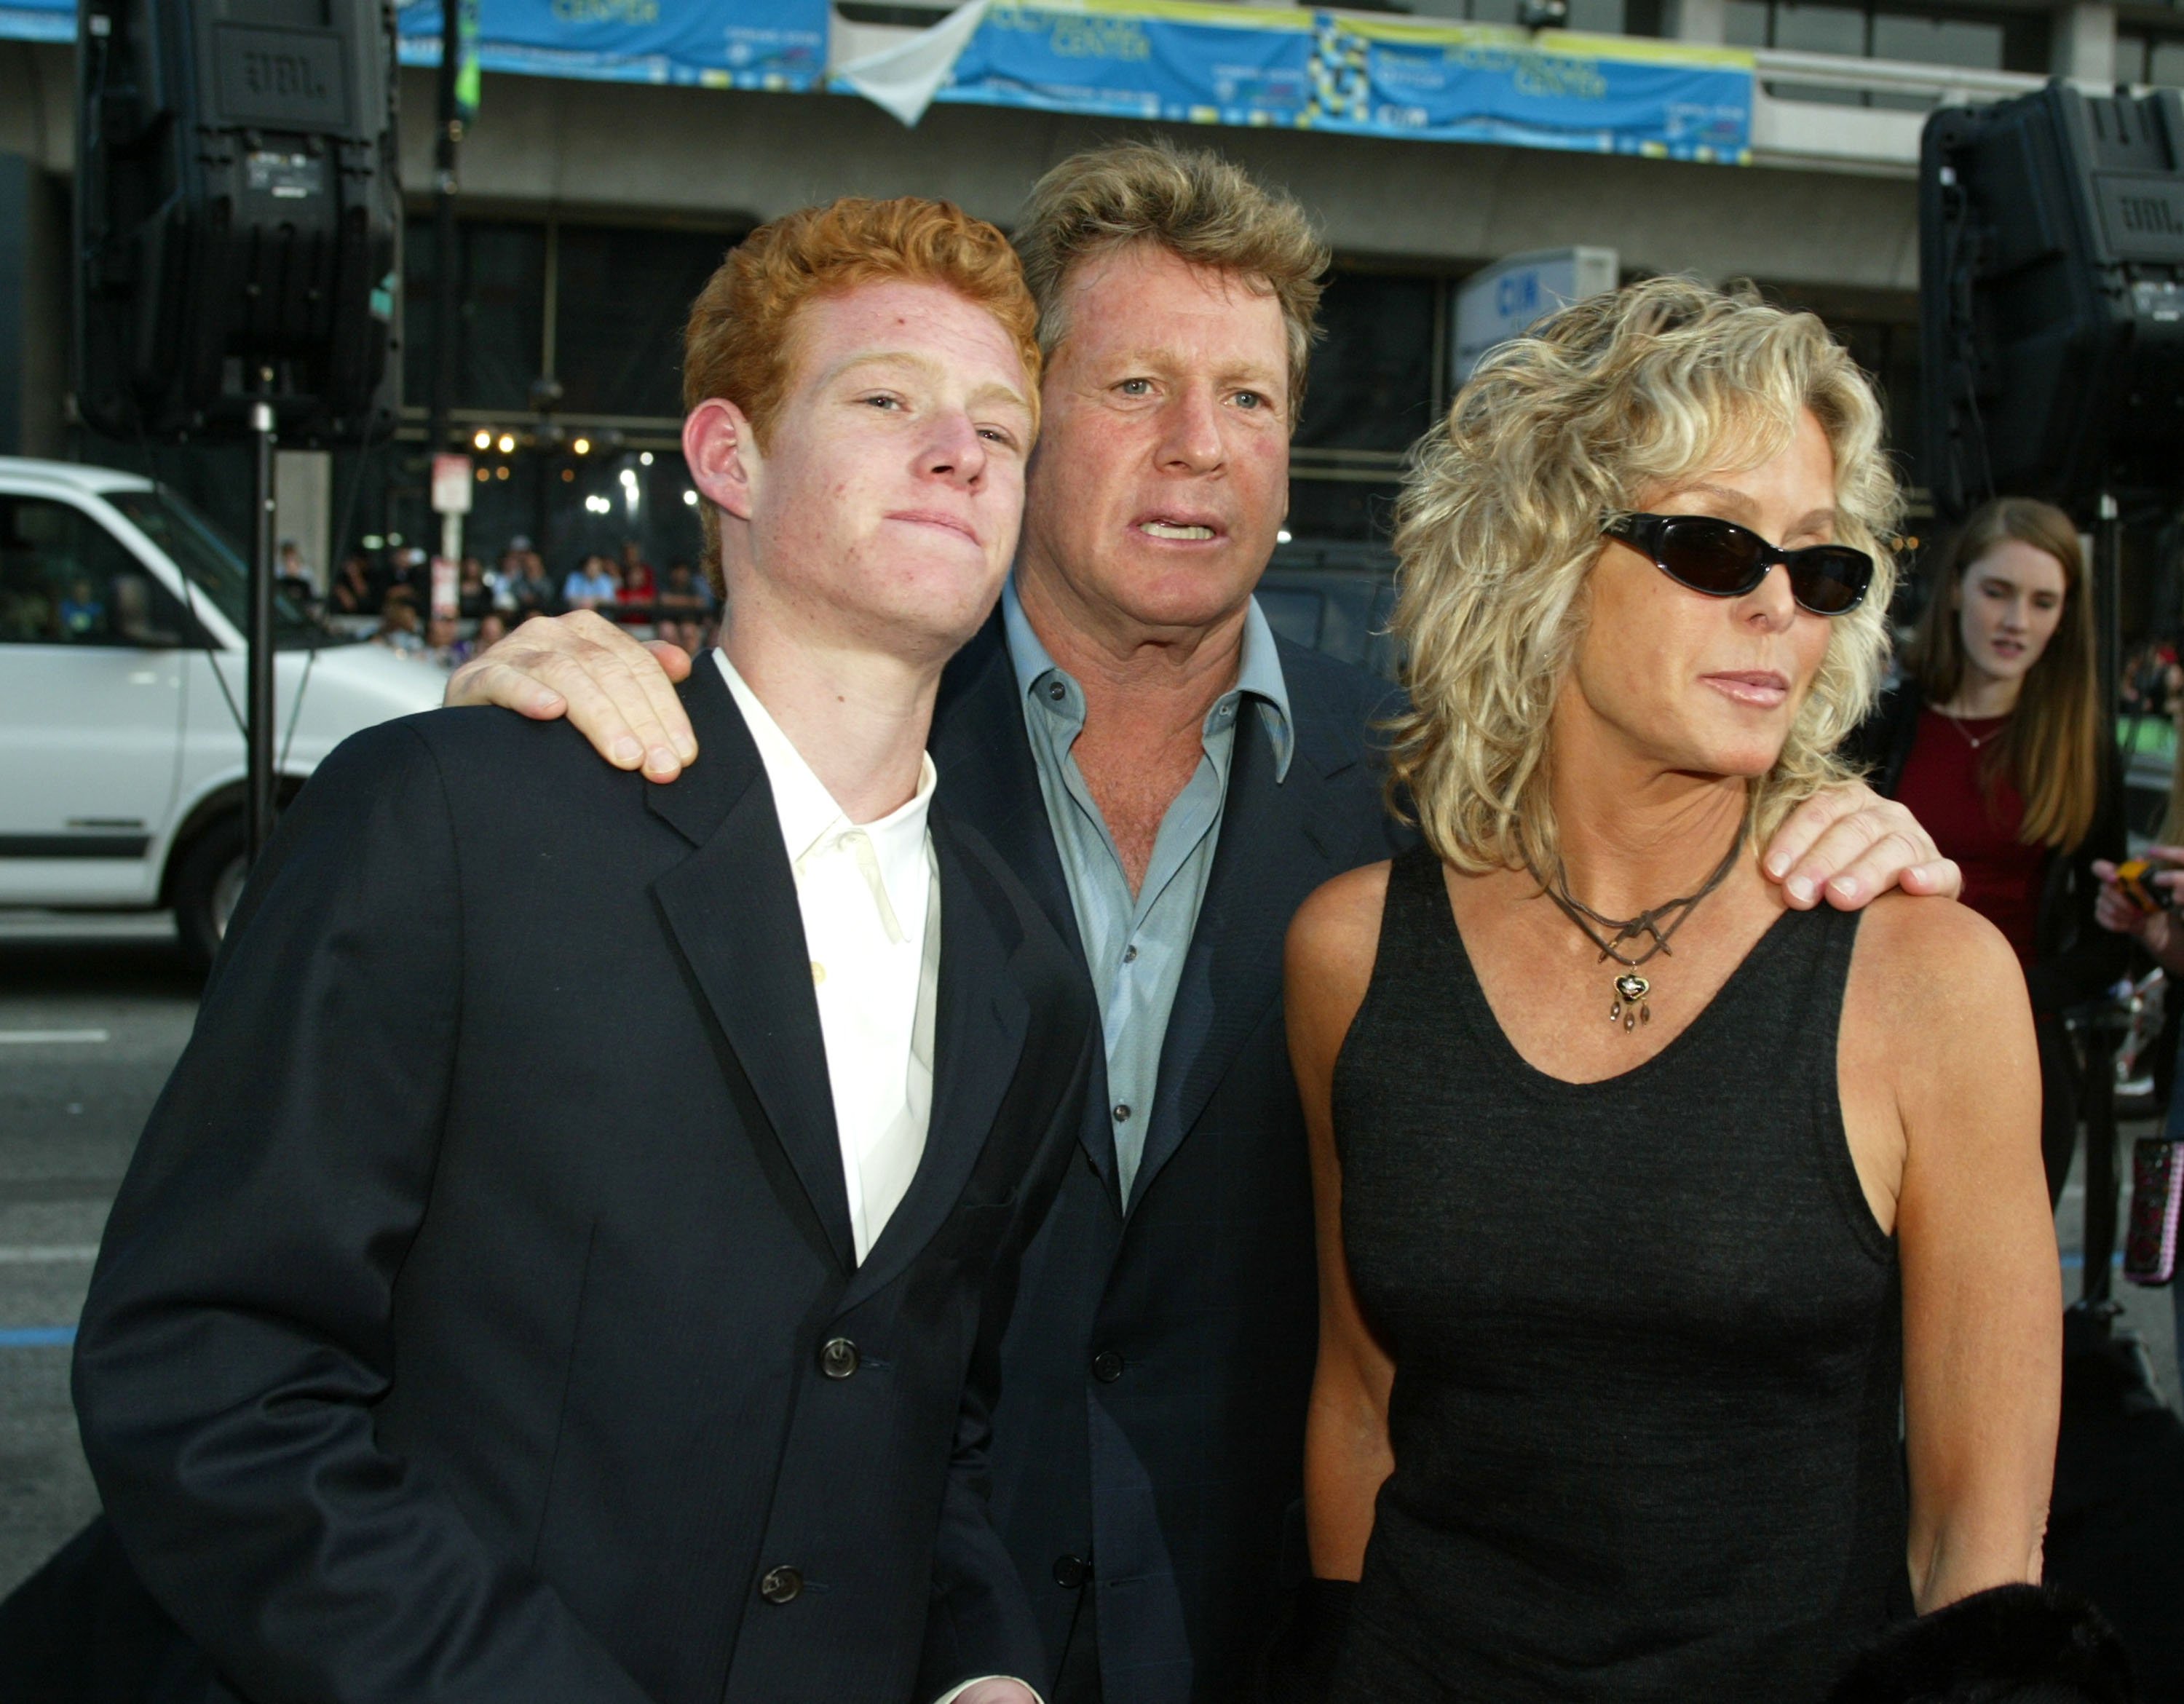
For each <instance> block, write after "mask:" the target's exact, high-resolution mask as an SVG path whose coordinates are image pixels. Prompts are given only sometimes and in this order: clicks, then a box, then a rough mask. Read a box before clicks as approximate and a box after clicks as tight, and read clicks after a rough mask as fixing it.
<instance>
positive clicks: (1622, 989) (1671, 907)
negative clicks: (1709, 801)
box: [1524, 827, 1745, 1035]
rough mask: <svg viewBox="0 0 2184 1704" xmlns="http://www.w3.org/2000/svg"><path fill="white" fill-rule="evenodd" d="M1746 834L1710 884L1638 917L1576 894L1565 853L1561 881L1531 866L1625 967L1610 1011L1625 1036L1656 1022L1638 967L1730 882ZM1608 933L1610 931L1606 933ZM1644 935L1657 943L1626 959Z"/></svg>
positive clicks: (1606, 955)
mask: <svg viewBox="0 0 2184 1704" xmlns="http://www.w3.org/2000/svg"><path fill="white" fill-rule="evenodd" d="M1744 835H1745V829H1744V827H1739V828H1738V829H1737V831H1736V839H1735V840H1733V841H1731V842H1730V848H1729V850H1728V852H1727V853H1726V854H1725V855H1724V856H1723V858H1722V860H1721V862H1720V863H1719V864H1718V865H1716V866H1714V872H1713V875H1711V876H1709V877H1707V878H1706V882H1705V883H1704V885H1703V886H1702V887H1701V888H1699V889H1698V890H1697V892H1696V893H1691V894H1685V895H1684V896H1683V897H1682V898H1681V899H1671V900H1669V902H1668V903H1667V904H1666V905H1656V906H1654V907H1653V908H1652V910H1646V911H1641V912H1640V913H1639V914H1638V915H1637V916H1635V917H1605V916H1602V915H1601V914H1600V913H1599V912H1597V911H1596V910H1593V909H1592V907H1591V906H1590V905H1586V904H1585V901H1584V900H1582V899H1579V898H1578V897H1577V895H1576V894H1573V893H1571V892H1570V889H1569V871H1568V868H1567V867H1566V866H1564V865H1563V860H1562V858H1561V856H1560V855H1557V856H1556V859H1555V879H1554V880H1553V881H1552V882H1546V881H1541V877H1540V872H1539V871H1536V870H1535V869H1533V868H1532V866H1530V865H1529V863H1528V864H1526V865H1525V866H1524V869H1525V871H1526V873H1527V874H1529V876H1530V877H1531V878H1532V879H1533V880H1534V881H1535V882H1538V883H1540V891H1541V893H1543V894H1546V896H1547V897H1548V898H1549V899H1552V900H1553V901H1554V902H1555V904H1556V905H1557V906H1559V907H1560V908H1561V910H1562V914H1563V916H1566V917H1568V919H1569V920H1570V922H1573V923H1575V924H1576V925H1577V926H1578V928H1579V930H1580V933H1583V935H1584V936H1585V939H1587V940H1589V941H1591V943H1592V944H1593V945H1595V946H1596V947H1598V948H1599V949H1600V956H1601V960H1602V962H1603V963H1604V962H1605V961H1607V960H1609V959H1613V960H1614V961H1615V962H1616V963H1617V964H1619V965H1620V966H1623V973H1622V974H1621V975H1620V976H1619V977H1616V978H1615V995H1614V998H1613V1000H1612V1001H1611V1002H1610V1003H1609V1005H1608V1008H1607V1021H1608V1022H1610V1023H1619V1024H1621V1025H1622V1026H1623V1030H1624V1034H1626V1035H1627V1034H1629V1033H1630V1032H1631V1031H1633V1030H1635V1029H1636V1028H1637V1027H1638V1026H1639V1025H1640V1024H1641V1023H1651V1022H1652V1021H1653V1008H1652V1004H1651V1003H1650V1001H1649V1000H1647V998H1646V997H1647V996H1648V995H1649V994H1652V991H1653V984H1652V982H1650V981H1649V980H1648V979H1647V978H1646V977H1641V976H1640V975H1639V974H1638V967H1639V966H1641V965H1642V964H1644V963H1646V961H1648V960H1649V959H1651V958H1652V957H1653V955H1655V954H1657V953H1666V952H1668V951H1669V936H1671V935H1673V934H1674V933H1676V931H1677V930H1678V929H1680V928H1681V927H1683V926H1684V922H1685V919H1686V918H1687V917H1689V916H1691V913H1692V912H1693V911H1695V910H1697V909H1698V903H1699V901H1700V900H1702V899H1705V898H1706V896H1707V895H1708V894H1711V893H1712V892H1713V890H1714V889H1715V888H1719V886H1721V884H1722V883H1723V882H1724V880H1726V879H1727V877H1728V876H1729V872H1730V871H1731V870H1733V869H1735V868H1736V860H1737V857H1738V855H1740V854H1741V852H1742V851H1743V850H1744ZM1602 930H1605V931H1607V933H1605V934H1602ZM1641 936H1650V937H1652V945H1651V946H1649V947H1647V948H1646V949H1645V950H1644V951H1643V952H1641V953H1639V954H1637V955H1635V957H1632V956H1629V955H1625V954H1624V952H1623V951H1622V948H1623V946H1624V943H1625V942H1635V941H1637V940H1638V939H1639V938H1640V937H1641Z"/></svg>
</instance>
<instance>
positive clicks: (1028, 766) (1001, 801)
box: [932, 610, 1122, 1213]
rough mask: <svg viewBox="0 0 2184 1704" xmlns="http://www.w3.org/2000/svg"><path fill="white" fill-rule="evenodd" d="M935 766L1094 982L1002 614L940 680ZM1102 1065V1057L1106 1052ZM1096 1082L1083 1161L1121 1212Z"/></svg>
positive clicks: (952, 800) (956, 802)
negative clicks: (1027, 727) (1041, 782)
mask: <svg viewBox="0 0 2184 1704" xmlns="http://www.w3.org/2000/svg"><path fill="white" fill-rule="evenodd" d="M932 749H933V764H934V766H936V767H937V768H938V769H939V771H940V787H939V794H938V798H937V799H936V805H945V806H947V807H948V809H950V810H952V811H953V812H954V813H955V814H956V816H958V817H960V818H961V820H962V821H965V822H967V823H968V824H969V825H970V826H971V827H973V828H975V829H977V830H978V833H981V834H983V836H984V837H985V838H986V843H987V844H989V846H991V847H992V848H993V849H994V850H995V852H996V853H998V854H999V855H1000V859H1001V861H1002V862H1003V863H1004V864H1006V866H1008V867H1009V869H1010V870H1011V871H1012V872H1013V873H1014V874H1015V876H1016V878H1017V880H1018V881H1019V882H1021V883H1023V884H1024V886H1025V888H1027V889H1028V890H1029V892H1030V894H1031V895H1032V897H1033V898H1034V899H1036V900H1038V901H1039V907H1040V909H1041V910H1044V911H1045V913H1046V915H1047V920H1048V921H1049V922H1051V923H1052V924H1053V925H1054V928H1055V933H1057V934H1058V935H1060V936H1061V938H1062V939H1063V940H1064V941H1065V942H1067V944H1068V947H1069V950H1070V952H1071V953H1072V954H1073V955H1075V957H1076V960H1077V963H1078V968H1079V969H1081V970H1084V972H1085V975H1086V976H1087V977H1089V976H1090V974H1091V972H1090V970H1089V968H1088V967H1087V966H1085V961H1084V940H1083V938H1082V937H1081V936H1079V935H1078V932H1077V906H1076V903H1075V901H1073V899H1071V898H1070V897H1069V878H1068V877H1067V876H1066V875H1064V874H1063V873H1062V868H1061V853H1060V852H1059V851H1057V850H1056V848H1055V844H1054V826H1053V824H1051V823H1050V822H1049V821H1047V818H1046V798H1045V794H1043V793H1042V792H1041V791H1040V789H1039V768H1038V766H1037V764H1036V762H1035V761H1034V759H1033V757H1032V753H1031V736H1030V735H1029V734H1028V733H1027V732H1025V731H1024V720H1023V705H1022V703H1021V702H1019V700H1018V696H1017V672H1016V667H1015V665H1014V664H1012V663H1011V661H1010V660H1009V647H1008V640H1007V638H1006V635H1005V633H1004V631H1003V628H1002V625H1001V616H1000V611H999V610H995V612H994V615H993V616H992V618H991V619H990V620H989V621H987V623H986V625H985V626H983V627H982V628H981V629H980V630H979V631H978V636H977V637H976V638H973V639H972V641H971V643H969V644H967V645H966V646H964V648H963V649H961V651H959V652H957V653H956V656H955V659H954V660H952V661H951V662H950V664H949V665H948V669H947V672H946V673H945V674H944V675H943V676H942V677H941V681H940V698H939V703H938V704H937V705H936V706H935V707H934V710H933V741H932ZM1103 1061H1104V1055H1103ZM1094 1069H1095V1073H1096V1079H1095V1082H1094V1083H1093V1084H1092V1086H1091V1089H1090V1091H1089V1095H1088V1097H1087V1104H1086V1107H1085V1119H1084V1129H1083V1131H1082V1132H1081V1133H1080V1139H1081V1141H1082V1143H1083V1145H1084V1152H1085V1154H1086V1155H1087V1156H1088V1157H1089V1159H1090V1160H1091V1161H1092V1164H1093V1167H1095V1169H1096V1170H1097V1171H1098V1172H1099V1173H1100V1180H1101V1182H1102V1183H1103V1184H1104V1185H1105V1187H1106V1192H1107V1196H1108V1199H1109V1200H1110V1201H1112V1202H1113V1203H1114V1205H1115V1209H1116V1211H1117V1212H1118V1213H1119V1212H1120V1211H1122V1204H1121V1201H1120V1200H1119V1191H1118V1189H1117V1183H1116V1173H1115V1139H1114V1135H1113V1133H1112V1130H1111V1128H1109V1126H1108V1123H1107V1120H1106V1113H1105V1111H1104V1109H1105V1107H1106V1098H1107V1097H1106V1066H1105V1064H1104V1062H1100V1063H1096V1064H1095V1066H1094Z"/></svg>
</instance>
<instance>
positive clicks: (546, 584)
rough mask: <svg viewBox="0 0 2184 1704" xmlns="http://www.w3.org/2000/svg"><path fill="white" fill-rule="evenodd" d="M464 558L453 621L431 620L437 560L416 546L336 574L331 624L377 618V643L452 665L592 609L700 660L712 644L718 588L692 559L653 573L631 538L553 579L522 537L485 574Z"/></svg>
mask: <svg viewBox="0 0 2184 1704" xmlns="http://www.w3.org/2000/svg"><path fill="white" fill-rule="evenodd" d="M325 610H326V614H327V615H330V616H334V617H339V618H345V619H348V620H352V621H354V620H359V619H367V618H376V626H372V627H371V628H370V638H371V639H372V640H373V642H374V643H378V644H382V645H385V646H387V648H388V649H392V650H396V651H400V652H403V653H404V654H410V655H417V656H430V657H432V659H434V660H437V661H440V662H443V663H445V664H447V665H449V666H450V667H453V666H457V665H460V664H462V663H464V662H466V661H468V660H470V659H471V657H472V656H474V655H476V654H477V653H478V652H480V651H482V650H484V649H487V648H488V647H490V646H491V645H492V644H493V643H494V642H495V641H497V640H499V639H500V638H503V637H504V635H505V634H506V633H507V632H509V630H510V628H512V627H514V626H516V625H517V624H518V623H519V622H521V621H526V620H528V619H529V618H530V617H531V616H532V615H560V614H562V613H564V612H565V611H567V610H599V612H601V613H602V614H604V615H607V616H609V617H610V619H612V620H615V621H621V622H623V623H625V624H627V625H643V626H649V627H650V628H651V629H652V630H653V632H654V633H655V635H656V636H657V637H658V638H663V639H668V640H671V641H672V642H673V643H677V644H678V645H681V646H682V648H683V649H686V650H688V651H691V652H693V653H696V652H698V651H699V650H701V649H705V647H708V646H710V644H711V643H713V637H714V633H715V632H716V628H717V626H718V624H719V610H718V606H717V603H716V599H715V598H714V596H713V588H712V587H711V586H710V584H708V583H707V582H706V580H705V576H704V575H702V574H700V573H699V572H698V571H697V570H696V569H695V568H694V567H693V566H692V565H690V564H689V563H688V561H681V560H678V561H676V562H673V563H671V564H670V565H668V566H667V567H666V569H665V570H655V568H654V566H653V565H652V564H651V563H649V562H648V561H647V560H645V558H644V553H643V549H642V547H641V546H639V544H638V542H637V541H636V540H635V539H633V538H632V539H630V540H628V541H627V543H624V544H623V546H622V548H621V554H620V556H619V557H618V558H617V557H615V556H610V555H608V554H605V553H604V552H598V551H595V552H590V553H588V554H585V555H583V556H582V557H580V558H578V559H577V560H576V561H575V562H574V563H573V564H571V566H570V567H569V569H568V570H567V571H566V572H565V573H560V574H556V573H554V571H551V570H549V568H548V567H547V565H546V560H545V558H544V556H543V554H540V552H539V551H538V549H537V547H536V546H535V545H534V544H533V543H532V541H531V540H530V539H529V538H528V537H525V536H524V535H522V534H521V533H518V534H517V535H516V536H515V537H513V538H511V539H510V540H509V541H508V543H507V546H506V548H505V549H503V550H502V551H501V552H500V553H499V556H498V557H497V558H494V559H493V565H491V566H487V558H485V557H482V556H476V555H470V556H465V557H464V558H463V560H462V565H461V568H460V571H459V575H458V578H457V581H456V587H455V613H454V615H452V616H448V615H438V616H435V615H433V613H432V560H431V558H430V557H429V556H428V555H427V554H426V552H425V551H424V550H423V549H420V548H418V547H417V546H415V545H404V546H400V547H398V548H396V549H390V550H387V551H385V552H383V553H378V554H372V553H367V552H365V551H360V550H359V551H354V552H352V553H350V554H349V555H348V557H347V558H345V559H344V560H343V562H342V565H341V566H340V568H339V569H337V571H336V572H335V574H334V576H333V582H332V584H331V587H329V588H328V590H327V592H326V599H325Z"/></svg>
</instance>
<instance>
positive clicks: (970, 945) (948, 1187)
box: [842, 805, 1031, 1307]
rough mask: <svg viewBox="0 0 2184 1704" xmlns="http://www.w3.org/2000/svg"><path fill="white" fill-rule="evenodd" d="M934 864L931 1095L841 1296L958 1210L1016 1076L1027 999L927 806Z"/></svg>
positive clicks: (969, 878)
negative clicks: (887, 1213)
mask: <svg viewBox="0 0 2184 1704" xmlns="http://www.w3.org/2000/svg"><path fill="white" fill-rule="evenodd" d="M932 823H933V854H934V857H935V860H936V861H937V862H938V863H939V866H940V979H939V988H938V989H937V991H936V993H935V996H934V1000H935V1005H934V1011H933V1104H932V1111H931V1114H930V1116H929V1117H928V1120H927V1123H926V1133H925V1152H924V1155H923V1156H922V1158H920V1160H919V1161H918V1163H917V1174H916V1175H915V1176H914V1177H913V1178H911V1183H910V1190H909V1193H908V1194H905V1195H904V1197H903V1198H902V1201H901V1204H900V1206H897V1207H896V1208H895V1210H894V1214H893V1215H892V1216H891V1217H889V1220H888V1222H887V1228H886V1229H885V1230H883V1231H882V1232H881V1233H880V1237H879V1240H878V1241H877V1243H875V1244H873V1245H872V1249H871V1250H870V1251H869V1252H868V1253H867V1254H866V1257H865V1263H864V1265H863V1266H862V1267H860V1268H859V1269H858V1271H857V1275H856V1277H855V1278H853V1279H852V1280H851V1281H850V1288H849V1289H848V1291H847V1292H846V1293H845V1294H844V1296H843V1299H842V1305H843V1306H844V1307H854V1306H855V1305H856V1304H857V1303H858V1302H860V1301H861V1300H863V1299H864V1298H865V1297H866V1296H868V1295H872V1293H873V1292H874V1291H875V1290H877V1289H880V1288H881V1287H882V1286H883V1285H884V1284H888V1283H889V1282H890V1281H892V1280H893V1279H894V1278H895V1277H896V1276H897V1275H898V1274H899V1273H900V1272H901V1271H902V1269H903V1268H904V1267H906V1266H907V1265H909V1264H910V1262H911V1261H912V1260H913V1259H915V1258H916V1257H917V1254H918V1253H919V1251H920V1250H922V1249H923V1248H924V1247H925V1245H927V1244H928V1243H929V1242H930V1241H932V1240H933V1233H935V1232H936V1231H938V1230H939V1228H940V1226H941V1222H942V1221H944V1219H946V1218H947V1217H948V1215H949V1214H950V1213H951V1212H953V1211H955V1209H956V1202H957V1200H959V1199H960V1198H961V1195H962V1194H963V1186H964V1184H965V1183H967V1182H968V1181H969V1180H970V1177H971V1172H972V1168H973V1167H975V1166H976V1165H977V1164H978V1155H980V1154H981V1153H983V1151H984V1150H985V1146H986V1139H987V1137H988V1136H989V1134H990V1133H991V1132H992V1130H993V1126H994V1116H995V1113H996V1112H998V1111H1000V1105H1001V1100H1002V1097H1003V1096H1004V1095H1006V1094H1007V1093H1008V1089H1009V1084H1010V1083H1011V1082H1012V1081H1014V1080H1015V1078H1016V1072H1017V1060H1018V1058H1019V1057H1020V1056H1021V1055H1022V1051H1023V1040H1024V1035H1025V1033H1026V1031H1027V1029H1028V1027H1029V1024H1030V1018H1031V1006H1030V1003H1029V1002H1028V1000H1026V999H1025V997H1024V993H1023V990H1022V988H1021V987H1019V986H1018V984H1017V981H1016V978H1015V977H1014V976H1013V975H1012V974H1011V972H1010V968H1009V956H1010V955H1009V949H1008V947H1007V944H1006V943H1005V942H1004V941H1003V940H1002V938H1001V936H1000V933H999V932H998V931H997V930H996V929H995V926H994V919H993V915H992V913H991V912H990V911H989V910H988V901H987V899H986V897H985V894H983V892H982V891H981V888H980V886H979V885H978V883H977V882H976V878H975V877H973V875H972V871H971V870H970V868H969V867H968V865H967V861H966V859H965V856H964V853H963V849H962V848H961V844H959V843H958V841H957V839H956V836H955V834H954V832H953V830H952V827H951V826H950V823H949V822H948V821H947V817H946V814H945V812H944V811H943V810H940V809H939V807H938V806H937V805H936V807H935V809H934V810H933V818H932Z"/></svg>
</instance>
